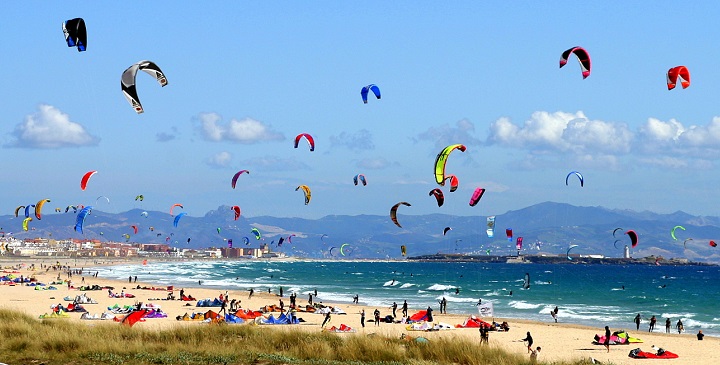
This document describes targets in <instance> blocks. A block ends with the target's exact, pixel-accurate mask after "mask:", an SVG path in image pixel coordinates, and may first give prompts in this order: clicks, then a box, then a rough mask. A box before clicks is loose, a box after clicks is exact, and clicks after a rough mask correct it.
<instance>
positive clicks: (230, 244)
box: [227, 238, 233, 248]
mask: <svg viewBox="0 0 720 365" xmlns="http://www.w3.org/2000/svg"><path fill="white" fill-rule="evenodd" d="M227 241H228V248H233V247H232V245H233V242H232V238H231V239H229V240H227Z"/></svg>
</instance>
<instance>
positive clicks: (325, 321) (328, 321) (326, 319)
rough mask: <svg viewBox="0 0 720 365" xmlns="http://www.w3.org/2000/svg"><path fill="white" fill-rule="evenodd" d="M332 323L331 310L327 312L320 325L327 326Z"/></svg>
mask: <svg viewBox="0 0 720 365" xmlns="http://www.w3.org/2000/svg"><path fill="white" fill-rule="evenodd" d="M328 323H330V311H328V312H327V313H325V319H323V323H322V324H321V325H320V327H322V328H325V325H326V324H328Z"/></svg>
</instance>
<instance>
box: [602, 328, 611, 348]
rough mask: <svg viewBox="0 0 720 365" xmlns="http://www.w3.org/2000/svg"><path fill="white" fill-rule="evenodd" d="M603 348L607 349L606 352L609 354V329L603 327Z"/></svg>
mask: <svg viewBox="0 0 720 365" xmlns="http://www.w3.org/2000/svg"><path fill="white" fill-rule="evenodd" d="M603 346H605V348H606V349H607V352H610V327H608V326H605V341H604V342H603Z"/></svg>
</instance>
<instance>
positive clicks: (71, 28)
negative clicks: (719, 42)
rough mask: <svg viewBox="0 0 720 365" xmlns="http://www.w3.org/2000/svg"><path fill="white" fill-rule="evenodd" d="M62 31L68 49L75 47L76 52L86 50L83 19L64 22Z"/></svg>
mask: <svg viewBox="0 0 720 365" xmlns="http://www.w3.org/2000/svg"><path fill="white" fill-rule="evenodd" d="M62 30H63V34H64V35H65V41H66V42H67V45H68V47H77V50H78V52H84V51H86V50H87V28H86V27H85V20H83V18H75V19H70V20H66V21H64V22H63V24H62Z"/></svg>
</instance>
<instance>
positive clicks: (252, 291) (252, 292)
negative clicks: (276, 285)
mask: <svg viewBox="0 0 720 365" xmlns="http://www.w3.org/2000/svg"><path fill="white" fill-rule="evenodd" d="M253 294H255V290H254V289H253V288H250V295H248V299H251V298H252V296H253Z"/></svg>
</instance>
